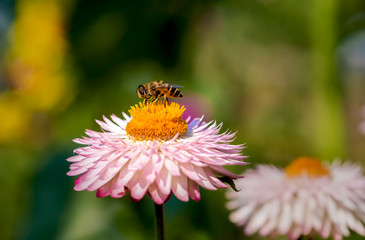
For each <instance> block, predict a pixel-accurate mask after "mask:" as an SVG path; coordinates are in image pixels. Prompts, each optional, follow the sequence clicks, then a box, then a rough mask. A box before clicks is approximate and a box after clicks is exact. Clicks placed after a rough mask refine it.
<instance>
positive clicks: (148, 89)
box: [136, 81, 183, 104]
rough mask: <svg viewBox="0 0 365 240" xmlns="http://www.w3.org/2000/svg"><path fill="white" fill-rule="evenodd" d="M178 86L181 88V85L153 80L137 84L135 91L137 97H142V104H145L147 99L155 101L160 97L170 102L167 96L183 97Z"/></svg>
mask: <svg viewBox="0 0 365 240" xmlns="http://www.w3.org/2000/svg"><path fill="white" fill-rule="evenodd" d="M178 88H182V86H178V85H173V84H169V83H163V82H162V81H153V82H149V83H146V84H141V85H139V86H138V88H137V91H136V92H137V94H138V97H140V98H143V104H146V103H147V101H148V100H151V103H153V102H156V101H157V100H158V99H160V98H163V99H164V102H167V104H170V102H169V99H168V98H182V97H183V95H182V93H181V92H180V90H179V89H178Z"/></svg>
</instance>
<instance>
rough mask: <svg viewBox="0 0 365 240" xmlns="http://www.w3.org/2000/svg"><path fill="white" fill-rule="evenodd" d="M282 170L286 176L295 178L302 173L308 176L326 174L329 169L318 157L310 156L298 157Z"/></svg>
mask: <svg viewBox="0 0 365 240" xmlns="http://www.w3.org/2000/svg"><path fill="white" fill-rule="evenodd" d="M284 172H285V174H286V176H287V177H289V178H295V177H299V176H301V175H303V174H305V175H307V176H308V177H313V178H314V177H322V176H328V175H329V170H328V169H327V168H326V166H324V165H323V164H322V163H321V162H320V161H319V160H318V159H316V158H312V157H299V158H297V159H295V160H294V161H293V162H291V163H290V164H289V165H288V166H287V167H286V168H285V169H284Z"/></svg>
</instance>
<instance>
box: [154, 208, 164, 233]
mask: <svg viewBox="0 0 365 240" xmlns="http://www.w3.org/2000/svg"><path fill="white" fill-rule="evenodd" d="M154 204H155V221H156V224H155V225H156V240H165V220H164V207H163V204H161V205H159V204H156V203H154Z"/></svg>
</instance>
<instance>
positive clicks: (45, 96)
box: [0, 0, 73, 143]
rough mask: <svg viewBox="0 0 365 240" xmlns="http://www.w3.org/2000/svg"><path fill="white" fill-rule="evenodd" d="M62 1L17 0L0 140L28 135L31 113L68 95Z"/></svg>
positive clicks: (55, 106) (59, 105)
mask: <svg viewBox="0 0 365 240" xmlns="http://www.w3.org/2000/svg"><path fill="white" fill-rule="evenodd" d="M61 4H62V2H61V1H57V0H35V1H28V0H20V1H18V2H17V5H16V17H15V20H14V22H13V26H12V30H11V32H10V35H11V39H10V41H11V44H10V48H9V50H8V54H7V56H8V57H7V64H6V73H7V74H6V76H7V84H8V85H9V86H10V88H9V90H7V91H6V92H3V94H2V95H3V96H2V97H1V99H0V114H1V116H2V118H3V119H2V124H1V126H0V143H1V142H6V140H8V141H9V142H12V141H13V140H14V139H19V138H22V137H26V134H27V133H29V131H28V130H27V127H30V126H29V123H30V122H31V121H32V116H34V114H33V113H36V112H45V113H52V112H58V111H60V110H63V109H64V107H66V106H67V104H68V103H69V102H70V101H71V100H72V97H73V91H72V90H73V89H72V86H71V83H72V82H71V79H70V76H69V73H67V72H66V71H65V65H66V61H67V41H66V40H65V38H64V19H65V12H64V9H63V7H62V5H61Z"/></svg>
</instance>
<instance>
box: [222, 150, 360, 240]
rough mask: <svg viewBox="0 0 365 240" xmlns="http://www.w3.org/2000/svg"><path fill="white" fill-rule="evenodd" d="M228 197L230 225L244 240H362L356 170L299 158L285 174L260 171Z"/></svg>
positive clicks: (267, 168)
mask: <svg viewBox="0 0 365 240" xmlns="http://www.w3.org/2000/svg"><path fill="white" fill-rule="evenodd" d="M236 187H237V188H238V189H242V190H243V191H241V192H233V191H229V192H227V198H228V199H229V202H228V203H227V207H228V208H229V209H231V210H233V212H232V213H231V215H230V220H231V221H232V222H234V223H235V224H237V225H238V226H244V232H245V233H246V234H247V235H251V234H254V233H259V234H260V235H262V236H276V235H287V237H288V238H289V239H293V240H295V239H298V238H299V237H300V236H301V235H304V236H311V237H313V236H314V235H315V234H319V235H320V236H321V237H322V238H328V237H330V236H332V237H333V238H334V239H335V240H340V239H342V237H343V236H349V235H350V230H352V231H355V232H357V233H358V234H360V235H362V236H365V228H364V222H365V177H364V176H363V175H362V169H361V167H360V166H358V165H354V164H349V163H345V164H343V165H341V164H340V163H338V162H334V163H332V164H330V165H327V166H326V165H323V164H322V163H321V162H319V161H318V160H315V159H313V158H308V157H301V158H298V159H297V160H295V161H294V162H293V163H292V164H291V165H289V166H288V167H287V168H285V170H282V169H278V168H276V167H274V166H265V165H258V166H257V168H256V169H255V170H248V171H246V173H245V178H244V179H240V180H237V181H236Z"/></svg>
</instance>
